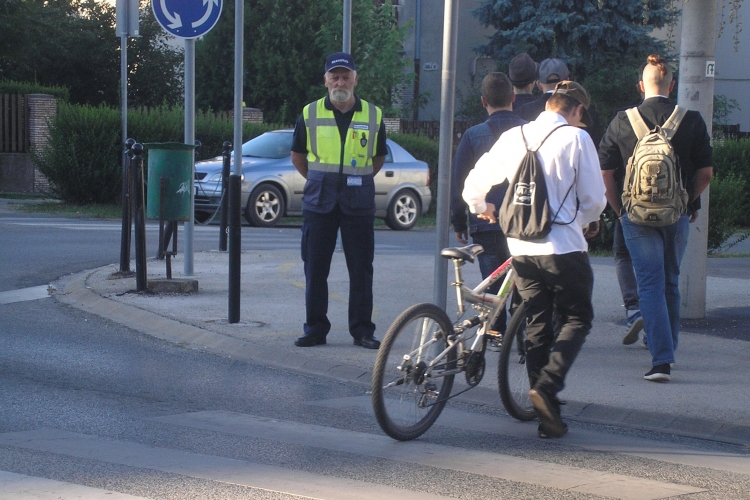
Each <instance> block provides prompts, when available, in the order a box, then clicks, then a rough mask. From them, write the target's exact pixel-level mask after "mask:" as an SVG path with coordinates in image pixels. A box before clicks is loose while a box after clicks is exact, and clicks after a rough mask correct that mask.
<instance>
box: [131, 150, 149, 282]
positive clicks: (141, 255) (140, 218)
mask: <svg viewBox="0 0 750 500" xmlns="http://www.w3.org/2000/svg"><path fill="white" fill-rule="evenodd" d="M131 152H132V156H131V158H130V166H131V168H132V170H133V185H134V189H133V220H134V221H135V288H136V291H138V292H143V291H146V289H147V288H148V282H147V280H146V276H147V272H146V206H145V204H144V201H143V200H144V180H143V146H142V145H140V144H138V143H135V144H133V147H132V148H131Z"/></svg>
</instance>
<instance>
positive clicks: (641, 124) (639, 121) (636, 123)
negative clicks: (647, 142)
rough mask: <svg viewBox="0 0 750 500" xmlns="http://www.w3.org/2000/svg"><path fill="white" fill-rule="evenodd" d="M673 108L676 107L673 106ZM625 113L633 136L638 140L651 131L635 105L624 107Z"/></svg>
mask: <svg viewBox="0 0 750 500" xmlns="http://www.w3.org/2000/svg"><path fill="white" fill-rule="evenodd" d="M675 109H677V108H676V107H675ZM625 114H626V115H628V120H629V121H630V126H631V127H633V132H635V137H636V138H637V139H638V140H639V141H640V140H641V139H643V138H644V137H645V136H646V135H647V134H648V133H649V132H651V130H650V129H649V128H648V125H646V122H645V121H643V117H642V116H641V114H640V113H639V112H638V108H637V107H634V108H628V109H626V110H625ZM667 121H669V120H667Z"/></svg>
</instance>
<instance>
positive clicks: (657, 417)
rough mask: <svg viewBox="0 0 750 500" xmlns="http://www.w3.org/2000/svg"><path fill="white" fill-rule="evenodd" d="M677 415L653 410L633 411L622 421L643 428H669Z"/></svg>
mask: <svg viewBox="0 0 750 500" xmlns="http://www.w3.org/2000/svg"><path fill="white" fill-rule="evenodd" d="M676 418H677V417H675V416H674V415H667V414H665V413H657V412H651V411H632V412H630V414H629V415H628V416H627V417H625V419H624V420H623V421H622V423H624V424H627V425H628V426H631V427H638V428H642V429H660V430H663V429H668V428H669V427H670V426H671V425H672V423H673V422H674V421H675V419H676Z"/></svg>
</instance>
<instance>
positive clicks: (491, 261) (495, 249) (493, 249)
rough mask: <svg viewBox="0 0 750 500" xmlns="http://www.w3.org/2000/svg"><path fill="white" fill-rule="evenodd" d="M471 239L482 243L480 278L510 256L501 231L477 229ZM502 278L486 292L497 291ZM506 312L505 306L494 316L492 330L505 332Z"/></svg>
mask: <svg viewBox="0 0 750 500" xmlns="http://www.w3.org/2000/svg"><path fill="white" fill-rule="evenodd" d="M471 241H472V242H473V243H475V244H477V245H482V248H484V252H482V253H480V254H479V255H478V256H477V260H479V272H480V273H482V279H485V278H486V277H487V276H489V275H490V274H492V271H494V270H495V269H497V268H498V267H500V264H502V263H503V262H505V261H506V260H508V259H509V258H510V252H509V251H508V240H507V239H506V238H505V235H504V234H503V232H502V231H479V232H476V233H473V234H472V235H471ZM502 284H503V280H497V281H496V282H495V283H493V284H492V286H490V287H489V288H487V293H497V291H498V290H500V285H502ZM507 317H508V313H507V312H506V308H503V310H502V311H500V314H498V315H497V318H495V323H494V324H493V325H492V326H491V328H492V329H493V330H496V331H498V332H503V333H504V332H505V326H506V321H507Z"/></svg>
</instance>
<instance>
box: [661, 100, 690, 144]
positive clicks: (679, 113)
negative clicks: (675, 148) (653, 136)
mask: <svg viewBox="0 0 750 500" xmlns="http://www.w3.org/2000/svg"><path fill="white" fill-rule="evenodd" d="M686 114H687V109H685V108H681V107H679V106H675V107H674V111H672V114H671V115H669V118H667V121H665V122H664V125H662V126H661V129H662V130H663V131H664V133H665V134H667V139H669V140H670V141H671V140H672V138H673V137H674V135H675V133H677V127H679V126H680V123H681V122H682V119H683V118H685V115H686Z"/></svg>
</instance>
